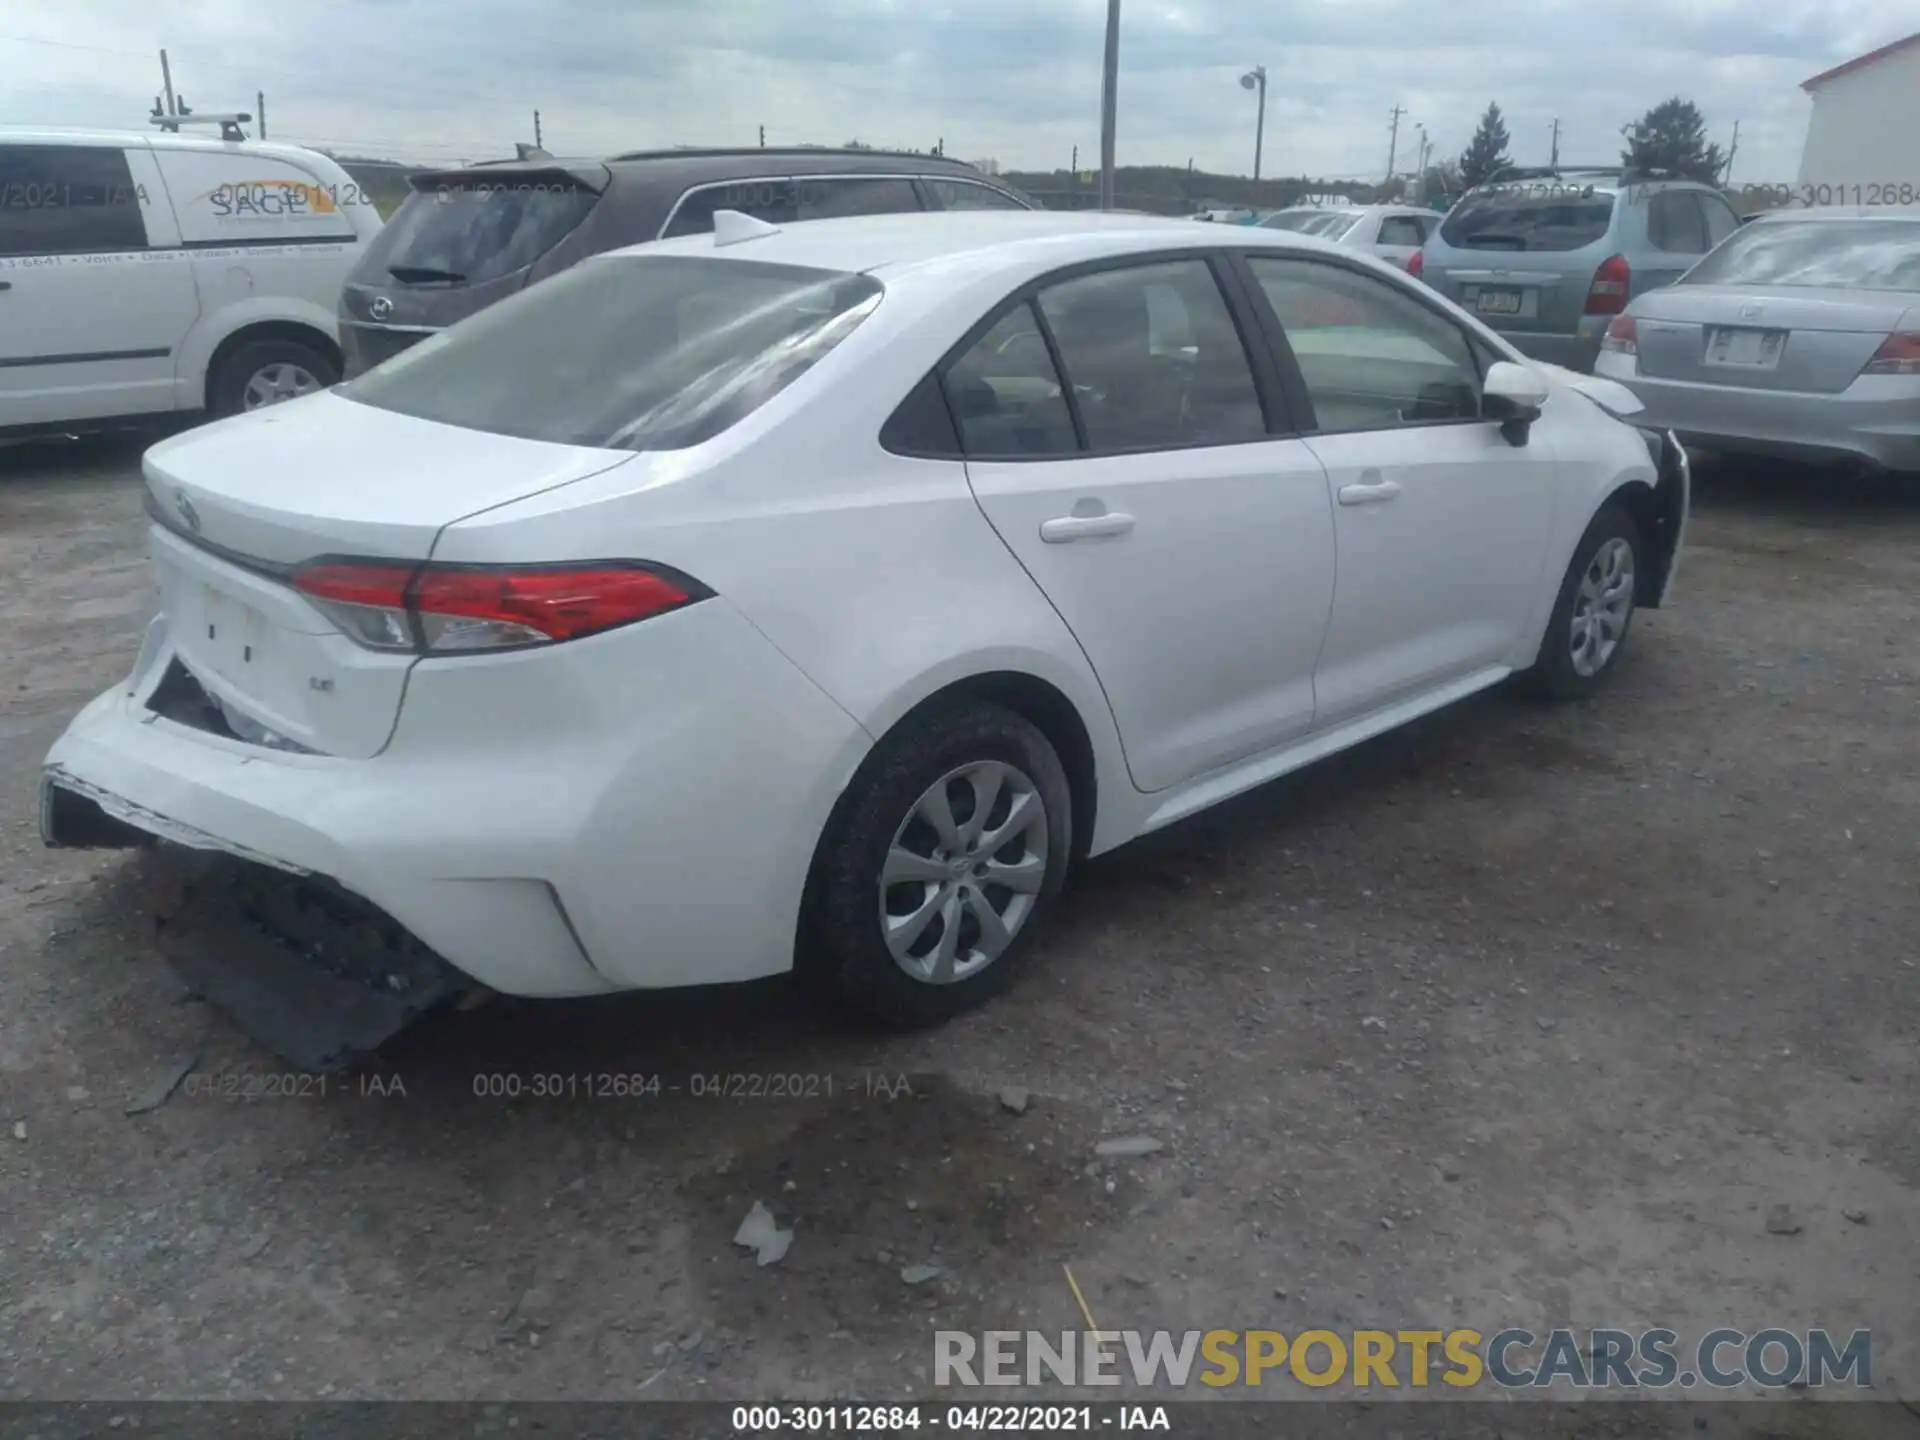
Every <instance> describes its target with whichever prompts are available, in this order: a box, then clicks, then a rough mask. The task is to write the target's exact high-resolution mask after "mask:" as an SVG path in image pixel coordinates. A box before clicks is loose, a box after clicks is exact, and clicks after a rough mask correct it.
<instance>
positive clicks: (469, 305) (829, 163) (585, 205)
mask: <svg viewBox="0 0 1920 1440" xmlns="http://www.w3.org/2000/svg"><path fill="white" fill-rule="evenodd" d="M410 183H411V185H412V187H413V193H412V194H411V195H409V196H408V197H407V198H406V200H405V201H403V202H402V203H401V205H400V207H399V209H397V210H396V211H395V212H394V213H393V217H392V218H391V219H389V220H388V221H387V223H386V225H385V226H384V228H382V230H381V231H380V234H379V235H378V237H376V238H375V239H374V240H373V241H371V242H370V243H369V244H368V246H367V248H366V252H365V254H364V255H363V256H362V258H361V260H360V263H359V265H357V266H356V267H355V268H354V270H353V273H352V274H351V275H350V276H348V278H347V283H346V289H345V290H344V291H343V292H342V294H341V297H340V339H341V347H342V349H343V350H344V351H345V355H346V367H345V368H346V375H347V378H348V379H351V378H352V377H353V376H355V375H358V374H360V373H362V372H363V371H365V370H367V369H369V368H371V367H372V366H374V365H378V364H379V363H380V362H381V361H383V360H386V359H388V358H389V357H391V356H393V355H397V354H399V353H400V351H402V350H404V349H406V348H407V347H408V346H410V345H412V344H414V343H415V342H417V341H419V340H421V339H424V338H425V337H426V336H428V335H431V334H433V333H434V332H435V331H437V330H440V329H443V328H444V327H446V326H448V325H451V324H453V323H454V322H455V321H457V320H464V319H465V318H466V317H467V316H469V315H472V314H474V313H475V312H476V311H479V310H484V309H485V308H486V307H487V306H489V305H491V304H493V303H494V302H495V301H497V300H502V299H504V298H506V297H507V296H508V295H511V294H513V293H514V292H515V291H518V290H522V289H525V288H526V287H527V286H528V285H531V284H533V283H534V282H535V281H537V280H542V279H545V278H546V277H547V276H549V275H553V274H556V273H558V272H559V271H561V270H565V269H566V268H567V267H568V266H570V265H575V264H578V263H579V262H580V261H581V260H584V259H585V258H586V257H587V256H589V255H596V254H598V253H600V252H601V251H603V250H617V249H619V248H620V247H621V246H623V245H637V244H639V243H640V242H642V241H646V240H659V239H666V238H670V237H672V236H676V235H698V234H703V233H710V232H711V231H712V229H713V213H714V211H716V210H740V211H744V212H745V213H747V214H749V215H752V216H755V217H757V218H759V219H762V220H766V221H769V222H771V223H773V224H789V223H792V222H794V221H798V220H815V219H827V218H830V217H834V216H843V215H883V214H893V213H896V212H899V211H907V210H1031V209H1035V208H1037V207H1036V206H1035V205H1034V203H1033V202H1032V201H1031V200H1029V199H1027V198H1026V197H1025V196H1023V195H1021V194H1020V193H1019V192H1017V191H1015V190H1013V189H1011V188H1010V187H1008V186H1006V185H1003V184H1001V183H1000V182H998V181H996V180H992V179H989V178H988V177H987V176H986V175H983V174H982V173H981V172H980V171H978V170H976V169H974V168H973V167H972V166H971V165H966V164H963V163H961V162H960V161H958V160H947V159H943V158H941V157H939V156H933V155H912V154H896V153H893V152H890V151H884V150H825V149H796V150H766V149H752V150H662V151H643V152H637V153H634V154H630V155H616V156H613V157H612V158H611V159H606V160H556V159H554V158H553V157H551V156H548V155H544V154H540V153H537V152H534V153H529V154H526V155H524V156H523V157H522V158H521V159H519V160H504V161H494V162H489V163H487V164H482V165H468V166H463V167H461V168H459V169H456V170H444V171H428V172H424V173H422V174H418V175H415V176H413V177H412V180H411V182H410Z"/></svg>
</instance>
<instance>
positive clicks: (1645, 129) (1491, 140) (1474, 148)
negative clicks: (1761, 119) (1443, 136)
mask: <svg viewBox="0 0 1920 1440" xmlns="http://www.w3.org/2000/svg"><path fill="white" fill-rule="evenodd" d="M1620 134H1621V136H1622V137H1623V138H1624V139H1625V141H1626V144H1625V145H1624V146H1622V147H1621V151H1620V163H1621V165H1623V166H1624V167H1626V168H1627V169H1629V170H1661V171H1665V172H1667V173H1669V174H1671V175H1673V176H1674V177H1675V178H1676V179H1684V180H1698V181H1699V182H1701V183H1702V184H1704V185H1718V184H1720V183H1721V180H1722V178H1723V177H1724V175H1725V174H1726V170H1727V165H1728V161H1729V159H1730V158H1731V157H1729V156H1727V155H1725V154H1722V153H1721V150H1720V147H1719V146H1718V145H1715V144H1712V143H1711V142H1709V141H1708V139H1707V122H1706V118H1705V117H1704V116H1702V115H1701V113H1700V109H1699V107H1698V106H1696V105H1695V104H1694V103H1693V102H1692V101H1691V100H1686V99H1683V98H1682V97H1680V96H1678V95H1675V96H1673V97H1672V98H1671V99H1668V100H1662V101H1661V102H1660V103H1659V104H1658V105H1655V106H1654V107H1653V108H1652V109H1651V110H1649V111H1647V113H1646V114H1644V115H1642V116H1641V117H1640V118H1639V119H1638V120H1636V121H1634V122H1633V123H1632V124H1630V125H1623V126H1621V127H1620ZM1509 139H1510V137H1509V136H1508V134H1507V122H1506V117H1505V116H1503V115H1502V114H1501V113H1500V107H1499V105H1498V104H1489V105H1488V106H1487V109H1486V113H1485V114H1484V115H1482V116H1481V117H1480V124H1479V127H1478V128H1477V129H1475V130H1474V132H1473V139H1472V140H1470V141H1468V142H1467V148H1466V149H1465V150H1464V151H1462V152H1461V154H1460V158H1459V160H1457V161H1455V162H1454V163H1453V165H1452V166H1451V167H1448V168H1450V169H1451V170H1452V171H1453V175H1452V176H1450V177H1447V178H1449V179H1456V180H1457V183H1458V186H1459V188H1460V189H1471V188H1472V187H1474V186H1475V185H1484V184H1486V183H1487V182H1488V181H1490V180H1497V179H1499V178H1500V176H1501V175H1502V174H1503V173H1505V172H1506V171H1508V170H1509V169H1511V168H1513V161H1512V160H1511V159H1510V158H1508V155H1507V144H1508V142H1509ZM1448 188H1450V189H1451V188H1453V187H1451V186H1449V187H1448Z"/></svg>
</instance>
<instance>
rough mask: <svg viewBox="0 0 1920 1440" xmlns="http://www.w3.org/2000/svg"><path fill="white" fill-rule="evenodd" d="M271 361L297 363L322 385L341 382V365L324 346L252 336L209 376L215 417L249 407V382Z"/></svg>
mask: <svg viewBox="0 0 1920 1440" xmlns="http://www.w3.org/2000/svg"><path fill="white" fill-rule="evenodd" d="M270 365H297V366H299V367H300V368H301V369H302V370H304V371H306V372H307V373H308V374H309V375H311V376H313V378H314V379H315V380H318V381H319V382H320V385H321V387H322V388H323V389H324V388H327V387H330V386H334V385H338V384H339V383H340V367H339V366H338V365H337V364H335V363H334V361H333V360H332V359H331V358H330V357H329V356H328V355H327V353H326V352H325V351H324V350H321V349H320V348H319V347H317V346H314V345H308V344H305V343H304V342H302V341H299V340H281V339H270V340H251V341H249V342H247V343H246V344H245V345H242V346H241V347H240V348H239V349H238V350H235V351H234V352H233V353H232V354H231V355H229V356H227V357H226V358H225V359H223V360H222V361H221V362H220V363H219V364H218V365H217V366H216V367H215V368H214V371H213V374H211V375H210V376H208V377H207V409H208V411H209V412H210V413H211V414H212V415H213V417H214V418H215V419H225V418H226V417H227V416H229V415H238V414H240V413H241V412H242V411H243V410H245V409H246V408H247V386H248V384H249V383H250V382H251V381H252V379H253V377H254V376H255V375H258V374H259V373H260V372H261V371H262V370H264V369H266V368H267V367H268V366H270Z"/></svg>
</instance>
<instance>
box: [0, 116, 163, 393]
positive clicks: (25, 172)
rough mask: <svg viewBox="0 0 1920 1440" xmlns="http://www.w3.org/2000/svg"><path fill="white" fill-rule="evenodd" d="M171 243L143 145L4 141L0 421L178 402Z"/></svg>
mask: <svg viewBox="0 0 1920 1440" xmlns="http://www.w3.org/2000/svg"><path fill="white" fill-rule="evenodd" d="M179 239H180V236H179V231H178V230H177V229H176V227H175V223H174V218H173V212H172V210H171V209H170V208H169V206H168V204H167V193H166V189H165V187H164V186H163V185H162V183H161V181H160V176H159V172H158V171H157V170H156V169H155V168H154V165H153V158H152V154H151V152H150V151H148V150H147V149H145V148H144V147H139V148H135V149H124V148H122V147H119V146H112V145H72V144H39V145H32V144H7V145H0V427H4V426H11V425H36V424H49V423H59V422H65V421H77V420H96V419H107V418H111V417H114V416H120V415H139V414H149V413H157V412H162V411H169V410H172V409H174V408H175V395H174V383H173V377H174V357H175V355H176V354H177V352H178V350H179V348H180V345H181V342H182V341H183V340H185V339H186V336H187V333H188V331H189V330H191V329H192V327H193V323H194V321H195V320H196V319H198V318H199V314H200V304H199V299H198V296H197V295H196V293H195V290H194V283H193V272H192V270H191V269H190V268H189V267H188V266H187V265H185V264H183V263H180V262H181V260H182V255H181V252H180V250H179V248H178V247H179Z"/></svg>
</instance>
